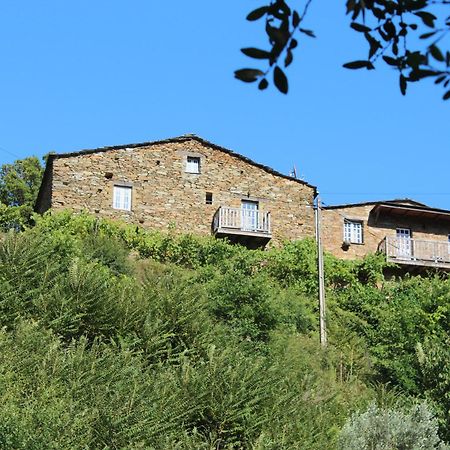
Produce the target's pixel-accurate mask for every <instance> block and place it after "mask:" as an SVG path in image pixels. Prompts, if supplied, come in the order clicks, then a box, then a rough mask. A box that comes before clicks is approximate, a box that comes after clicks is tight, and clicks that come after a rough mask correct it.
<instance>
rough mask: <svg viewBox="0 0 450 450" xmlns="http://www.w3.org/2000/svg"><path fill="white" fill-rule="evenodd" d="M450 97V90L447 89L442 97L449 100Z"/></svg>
mask: <svg viewBox="0 0 450 450" xmlns="http://www.w3.org/2000/svg"><path fill="white" fill-rule="evenodd" d="M449 98H450V91H447V92H446V93H445V94H444V96H443V97H442V99H443V100H448V99H449Z"/></svg>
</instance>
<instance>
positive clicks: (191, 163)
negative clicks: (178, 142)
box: [186, 156, 201, 173]
mask: <svg viewBox="0 0 450 450" xmlns="http://www.w3.org/2000/svg"><path fill="white" fill-rule="evenodd" d="M200 163H201V161H200V157H199V156H187V157H186V172H187V173H200Z"/></svg>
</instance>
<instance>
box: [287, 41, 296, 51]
mask: <svg viewBox="0 0 450 450" xmlns="http://www.w3.org/2000/svg"><path fill="white" fill-rule="evenodd" d="M297 45H298V42H297V39H291V42H290V43H289V50H292V49H293V48H295V47H297Z"/></svg>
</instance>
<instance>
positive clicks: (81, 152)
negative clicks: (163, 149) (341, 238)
mask: <svg viewBox="0 0 450 450" xmlns="http://www.w3.org/2000/svg"><path fill="white" fill-rule="evenodd" d="M192 140H194V141H197V142H200V143H201V144H203V145H206V146H208V147H211V148H214V149H215V150H219V151H221V152H223V153H227V154H228V155H231V156H233V157H235V158H238V159H240V160H241V161H244V162H246V163H247V164H251V165H252V166H255V167H259V168H260V169H262V170H264V171H265V172H268V173H271V174H272V175H276V176H278V177H282V178H286V179H288V180H291V181H295V182H297V183H300V184H303V185H305V186H308V187H310V188H312V189H314V195H316V193H317V187H316V186H313V185H312V184H309V183H307V182H306V181H303V180H299V179H297V178H294V177H291V176H289V175H285V174H283V173H281V172H278V171H276V170H275V169H272V168H271V167H268V166H265V165H264V164H260V163H257V162H256V161H253V160H252V159H250V158H247V157H246V156H243V155H241V154H239V153H236V152H234V151H233V150H230V149H227V148H225V147H221V146H220V145H217V144H214V143H212V142H209V141H207V140H206V139H203V138H201V137H199V136H197V135H195V134H185V135H182V136H178V137H173V138H168V139H162V140H158V141H149V142H140V143H136V144H124V145H114V146H109V147H100V148H94V149H85V150H78V151H76V152H69V153H50V154H49V156H48V159H47V167H49V166H50V164H51V162H52V161H53V160H54V159H57V158H72V157H76V156H82V155H90V154H92V153H101V152H108V151H111V150H123V149H128V148H129V149H133V148H140V147H151V146H153V145H159V144H170V143H173V142H187V141H192ZM47 167H46V170H45V172H44V179H43V181H42V185H44V181H45V178H46V177H47V176H49V175H48V172H49V170H47Z"/></svg>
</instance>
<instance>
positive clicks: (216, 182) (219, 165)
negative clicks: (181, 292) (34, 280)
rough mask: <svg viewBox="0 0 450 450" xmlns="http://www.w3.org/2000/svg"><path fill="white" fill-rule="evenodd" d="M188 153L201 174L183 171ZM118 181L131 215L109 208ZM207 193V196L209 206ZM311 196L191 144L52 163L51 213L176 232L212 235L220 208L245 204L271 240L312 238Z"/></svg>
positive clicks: (191, 141)
mask: <svg viewBox="0 0 450 450" xmlns="http://www.w3.org/2000/svg"><path fill="white" fill-rule="evenodd" d="M188 155H189V156H195V157H200V160H201V162H200V168H201V170H200V172H201V173H200V174H192V173H186V170H185V169H186V159H187V156H188ZM121 183H124V184H131V186H132V188H133V189H132V211H120V210H116V209H113V208H112V202H113V187H114V185H116V184H121ZM207 192H210V193H212V194H213V203H212V204H211V205H208V204H206V193H207ZM48 195H49V194H48ZM48 195H47V197H48ZM313 198H314V188H313V187H311V186H309V185H306V184H304V183H301V182H298V181H295V180H292V179H288V178H283V177H281V176H277V175H275V174H273V173H271V172H270V171H267V170H264V169H263V168H261V167H258V166H256V165H253V164H250V163H248V162H246V161H244V160H243V159H242V158H239V157H237V156H234V155H231V154H229V153H226V152H224V151H221V150H219V149H217V148H214V147H213V146H211V145H207V144H205V143H204V142H201V141H198V140H196V139H187V140H184V141H181V142H180V141H174V142H171V141H165V142H162V143H153V144H149V145H148V146H139V147H133V148H117V149H109V150H107V151H99V152H94V153H89V154H78V155H73V156H70V157H67V156H63V157H58V156H57V157H55V158H54V159H53V170H52V189H51V206H52V208H53V209H55V210H59V209H63V208H70V209H72V210H75V211H81V210H85V211H88V212H90V213H93V214H98V215H99V216H101V217H105V218H109V219H121V220H125V221H127V222H131V223H136V224H140V225H142V226H144V227H147V228H149V229H159V230H166V229H167V228H168V227H169V226H170V225H171V226H173V227H174V228H175V229H176V230H178V231H180V232H192V233H198V234H205V235H206V234H210V233H211V223H212V219H213V215H214V213H215V211H216V210H217V209H218V207H219V206H229V207H240V205H241V200H243V199H244V200H245V199H247V200H255V201H258V202H259V208H260V210H261V211H270V213H271V224H272V235H273V239H272V242H273V243H279V242H280V241H281V240H282V239H300V238H303V237H306V236H314V210H313V207H312V205H313ZM42 202H45V201H44V199H42Z"/></svg>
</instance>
